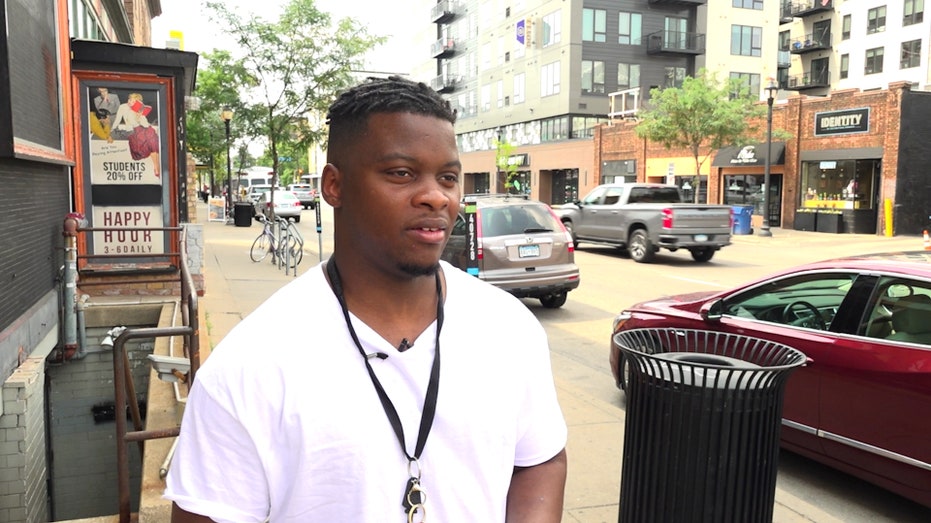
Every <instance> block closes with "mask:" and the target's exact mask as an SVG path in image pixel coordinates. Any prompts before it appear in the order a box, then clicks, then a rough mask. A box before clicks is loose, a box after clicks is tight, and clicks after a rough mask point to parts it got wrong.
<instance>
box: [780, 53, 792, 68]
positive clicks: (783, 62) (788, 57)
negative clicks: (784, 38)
mask: <svg viewBox="0 0 931 523" xmlns="http://www.w3.org/2000/svg"><path fill="white" fill-rule="evenodd" d="M791 66H792V53H790V52H789V50H788V49H781V50H779V51H778V52H777V54H776V67H778V68H779V69H788V68H789V67H791Z"/></svg>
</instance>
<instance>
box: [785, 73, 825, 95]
mask: <svg viewBox="0 0 931 523" xmlns="http://www.w3.org/2000/svg"><path fill="white" fill-rule="evenodd" d="M830 86H831V72H830V71H829V70H827V69H823V70H821V71H816V72H811V71H809V72H807V73H803V74H799V75H795V76H790V77H789V78H788V81H787V82H786V86H785V89H786V90H787V91H805V90H808V89H820V88H826V87H830Z"/></svg>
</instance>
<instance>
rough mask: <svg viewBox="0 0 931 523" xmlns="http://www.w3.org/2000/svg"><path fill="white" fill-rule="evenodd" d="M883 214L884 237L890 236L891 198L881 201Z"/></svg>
mask: <svg viewBox="0 0 931 523" xmlns="http://www.w3.org/2000/svg"><path fill="white" fill-rule="evenodd" d="M883 216H884V217H885V222H886V237H887V238H892V200H891V199H889V198H886V199H885V200H884V201H883Z"/></svg>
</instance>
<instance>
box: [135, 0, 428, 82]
mask: <svg viewBox="0 0 931 523" xmlns="http://www.w3.org/2000/svg"><path fill="white" fill-rule="evenodd" d="M225 3H226V5H227V6H228V7H229V8H230V9H235V10H236V11H238V12H240V13H247V12H251V11H254V10H255V6H257V5H258V6H262V7H263V8H264V9H265V10H267V11H268V12H267V14H266V13H260V16H262V17H263V18H265V19H267V20H276V19H277V18H278V13H279V12H280V11H281V7H282V6H283V5H284V4H285V3H287V0H226V2H225ZM161 4H162V14H161V15H160V16H157V17H155V18H153V19H152V46H153V47H165V41H166V40H168V37H169V32H170V31H181V32H183V33H184V50H185V51H192V52H195V53H198V52H207V51H211V50H213V49H215V48H232V46H233V45H234V44H233V42H232V40H225V37H224V35H223V31H222V28H219V27H216V24H215V23H213V22H211V21H210V17H209V15H208V10H207V9H206V8H205V7H203V1H202V0H193V1H192V0H161ZM315 4H316V5H317V8H318V9H320V10H321V11H325V12H328V13H330V15H331V17H332V18H333V19H334V20H338V19H341V18H347V17H349V18H355V19H356V20H357V21H359V22H360V23H361V24H362V25H363V26H365V27H367V28H368V31H369V32H370V33H372V34H373V35H377V36H386V37H388V42H387V43H386V44H384V45H382V46H379V47H378V48H377V49H376V50H375V51H374V52H373V53H372V54H370V55H369V56H368V57H367V58H366V69H367V70H370V71H378V72H390V73H409V72H410V71H411V70H412V69H413V67H414V64H415V62H413V61H412V60H411V57H412V56H414V55H415V53H412V52H411V46H412V44H411V41H412V37H413V35H414V34H415V33H416V31H418V30H421V29H422V28H423V27H424V26H425V25H426V24H425V23H424V22H426V21H428V20H429V13H428V12H427V11H425V10H423V9H422V8H420V7H416V8H415V6H416V5H417V4H419V5H423V3H422V2H417V0H394V1H391V2H386V1H384V0H355V1H347V0H316V2H315ZM419 11H423V13H422V14H421V18H420V19H419V21H412V18H411V16H412V12H419Z"/></svg>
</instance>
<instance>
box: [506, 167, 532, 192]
mask: <svg viewBox="0 0 931 523" xmlns="http://www.w3.org/2000/svg"><path fill="white" fill-rule="evenodd" d="M508 193H509V194H523V195H526V196H530V171H517V172H516V173H514V177H513V178H511V185H510V187H508Z"/></svg>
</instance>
